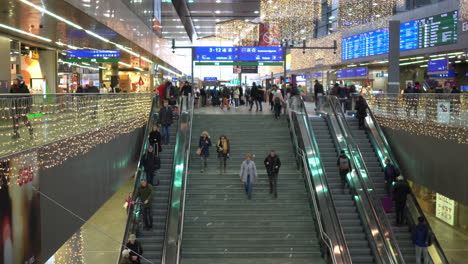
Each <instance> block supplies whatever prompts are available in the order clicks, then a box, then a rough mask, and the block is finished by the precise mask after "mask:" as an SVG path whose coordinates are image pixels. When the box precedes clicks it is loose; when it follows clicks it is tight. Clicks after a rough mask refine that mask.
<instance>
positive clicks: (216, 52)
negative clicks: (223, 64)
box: [195, 47, 284, 61]
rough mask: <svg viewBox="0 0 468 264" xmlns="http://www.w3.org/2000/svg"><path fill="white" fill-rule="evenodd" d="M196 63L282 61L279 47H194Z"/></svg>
mask: <svg viewBox="0 0 468 264" xmlns="http://www.w3.org/2000/svg"><path fill="white" fill-rule="evenodd" d="M195 60H196V61H283V60H284V58H283V48H281V47H195Z"/></svg>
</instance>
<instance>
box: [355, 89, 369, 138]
mask: <svg viewBox="0 0 468 264" xmlns="http://www.w3.org/2000/svg"><path fill="white" fill-rule="evenodd" d="M367 108H368V106H367V103H366V100H365V99H364V97H363V96H362V95H359V97H358V100H357V102H356V107H355V109H356V112H357V113H356V117H357V119H358V123H359V129H361V130H362V129H365V126H364V121H365V118H366V116H367Z"/></svg>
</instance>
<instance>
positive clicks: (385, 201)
mask: <svg viewBox="0 0 468 264" xmlns="http://www.w3.org/2000/svg"><path fill="white" fill-rule="evenodd" d="M392 206H393V204H392V197H390V196H384V197H382V207H383V209H384V211H385V213H390V212H391V211H392Z"/></svg>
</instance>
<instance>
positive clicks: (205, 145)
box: [198, 131, 211, 172]
mask: <svg viewBox="0 0 468 264" xmlns="http://www.w3.org/2000/svg"><path fill="white" fill-rule="evenodd" d="M210 147H211V139H210V135H209V134H208V132H206V131H203V132H202V133H201V136H200V141H199V142H198V152H199V155H200V158H201V168H200V172H206V171H207V169H208V157H209V156H210Z"/></svg>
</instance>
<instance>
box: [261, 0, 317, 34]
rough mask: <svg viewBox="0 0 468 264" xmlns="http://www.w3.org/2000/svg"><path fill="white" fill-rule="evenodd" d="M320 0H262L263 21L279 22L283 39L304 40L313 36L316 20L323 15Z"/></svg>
mask: <svg viewBox="0 0 468 264" xmlns="http://www.w3.org/2000/svg"><path fill="white" fill-rule="evenodd" d="M321 2H322V1H319V0H261V2H260V10H261V11H260V12H261V16H260V19H261V21H262V22H269V23H278V24H279V25H280V36H281V39H283V40H289V41H302V40H303V39H306V38H307V36H309V37H312V34H313V32H314V29H315V21H316V20H320V19H321V16H322V14H321V13H322V3H321Z"/></svg>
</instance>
